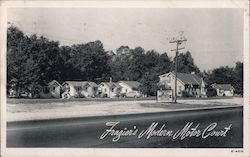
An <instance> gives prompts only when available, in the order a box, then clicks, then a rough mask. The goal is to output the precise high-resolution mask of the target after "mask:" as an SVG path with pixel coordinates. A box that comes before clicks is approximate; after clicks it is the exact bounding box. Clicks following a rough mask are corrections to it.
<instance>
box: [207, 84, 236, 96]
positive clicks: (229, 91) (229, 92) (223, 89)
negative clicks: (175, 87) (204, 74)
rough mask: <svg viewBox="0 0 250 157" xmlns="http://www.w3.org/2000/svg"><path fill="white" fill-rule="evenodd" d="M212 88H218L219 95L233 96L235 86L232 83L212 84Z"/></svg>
mask: <svg viewBox="0 0 250 157" xmlns="http://www.w3.org/2000/svg"><path fill="white" fill-rule="evenodd" d="M211 86H212V88H214V89H216V92H217V96H233V95H234V90H235V89H234V87H233V86H232V85H231V84H216V83H214V84H212V85H211Z"/></svg>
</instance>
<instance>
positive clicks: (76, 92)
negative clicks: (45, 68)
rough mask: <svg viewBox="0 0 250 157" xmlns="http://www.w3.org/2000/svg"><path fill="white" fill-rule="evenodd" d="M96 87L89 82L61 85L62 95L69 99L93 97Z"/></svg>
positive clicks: (69, 82)
mask: <svg viewBox="0 0 250 157" xmlns="http://www.w3.org/2000/svg"><path fill="white" fill-rule="evenodd" d="M97 89H98V85H97V84H96V83H94V82H91V81H65V82H64V83H63V91H64V93H63V95H65V94H67V96H70V97H85V98H90V97H95V96H96V94H97Z"/></svg>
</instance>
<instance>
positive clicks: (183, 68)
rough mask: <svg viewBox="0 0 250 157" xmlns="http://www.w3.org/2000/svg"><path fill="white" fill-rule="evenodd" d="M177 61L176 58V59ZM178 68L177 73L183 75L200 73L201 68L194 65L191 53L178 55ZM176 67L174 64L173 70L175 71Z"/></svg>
mask: <svg viewBox="0 0 250 157" xmlns="http://www.w3.org/2000/svg"><path fill="white" fill-rule="evenodd" d="M174 61H175V58H174ZM177 63H178V66H177V68H178V69H177V71H178V72H181V73H192V72H195V73H200V70H199V68H198V67H197V66H196V65H195V64H194V59H193V57H192V55H191V53H190V52H189V51H187V52H186V53H180V54H179V55H178V62H177ZM174 66H175V65H174V64H173V67H172V70H174V69H175V67H174Z"/></svg>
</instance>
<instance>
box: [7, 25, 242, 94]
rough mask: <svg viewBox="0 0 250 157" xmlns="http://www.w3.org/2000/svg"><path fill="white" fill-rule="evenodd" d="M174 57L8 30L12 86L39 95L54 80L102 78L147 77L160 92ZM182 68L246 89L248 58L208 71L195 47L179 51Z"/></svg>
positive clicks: (145, 88)
mask: <svg viewBox="0 0 250 157" xmlns="http://www.w3.org/2000/svg"><path fill="white" fill-rule="evenodd" d="M174 61H175V58H172V57H169V56H168V55H167V53H166V52H165V53H159V52H157V51H155V50H148V51H146V50H144V49H143V48H142V47H140V46H138V47H136V48H134V49H132V48H130V47H129V46H124V45H123V46H120V47H119V48H118V49H117V50H116V52H113V51H106V50H105V49H104V47H103V44H102V42H101V41H100V40H96V41H91V42H88V43H82V44H74V45H71V46H60V43H59V42H58V41H52V40H49V39H48V38H46V37H43V36H37V35H36V34H33V35H30V36H28V35H25V34H24V33H23V32H22V31H21V30H20V29H19V28H17V27H15V26H10V27H9V28H8V30H7V88H8V89H10V88H12V87H13V86H15V88H16V90H17V91H18V90H19V91H27V92H28V93H31V95H33V96H34V95H36V94H37V93H39V92H40V91H41V89H42V88H43V87H44V86H47V84H48V83H49V82H50V81H52V80H58V81H59V82H63V81H65V80H86V81H93V82H96V83H100V82H103V81H109V79H110V78H112V80H113V81H120V80H127V81H129V80H131V81H132V80H133V81H139V82H141V83H142V86H141V88H140V90H141V91H142V92H143V93H144V94H148V95H155V94H156V89H157V83H158V81H159V77H158V76H159V75H162V74H164V73H167V72H170V71H173V70H174ZM178 72H183V73H191V72H195V73H196V74H198V75H200V76H201V77H203V78H204V79H205V81H207V82H208V83H209V84H211V83H215V82H216V83H231V84H232V85H233V86H234V87H235V88H236V89H237V90H236V92H237V93H238V94H243V63H242V62H237V63H236V66H235V67H234V68H230V67H227V66H226V67H219V68H216V69H214V70H212V71H207V72H206V71H203V72H201V71H200V69H199V68H198V67H197V66H196V65H195V63H194V59H193V58H192V55H191V53H190V52H188V51H187V52H186V53H180V54H179V56H178Z"/></svg>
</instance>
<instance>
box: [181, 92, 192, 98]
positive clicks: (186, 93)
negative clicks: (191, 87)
mask: <svg viewBox="0 0 250 157" xmlns="http://www.w3.org/2000/svg"><path fill="white" fill-rule="evenodd" d="M182 96H183V97H192V95H191V94H189V93H188V92H187V91H182Z"/></svg>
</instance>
